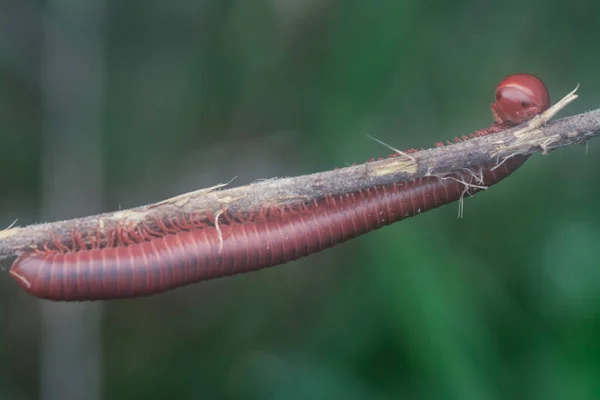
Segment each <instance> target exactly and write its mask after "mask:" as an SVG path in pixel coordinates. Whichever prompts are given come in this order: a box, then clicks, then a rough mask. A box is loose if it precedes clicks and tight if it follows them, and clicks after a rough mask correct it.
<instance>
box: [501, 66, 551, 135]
mask: <svg viewBox="0 0 600 400" xmlns="http://www.w3.org/2000/svg"><path fill="white" fill-rule="evenodd" d="M549 106H550V95H549V94H548V89H546V85H544V83H543V82H542V81H541V80H540V79H539V78H537V77H536V76H533V75H530V74H514V75H510V76H507V77H506V78H504V79H503V80H502V81H501V82H500V83H499V84H498V86H497V87H496V101H495V102H494V103H493V104H492V112H493V113H494V118H495V119H496V122H497V123H500V124H509V125H519V124H522V123H523V122H525V121H528V120H530V119H531V118H533V117H534V116H535V115H537V114H539V113H541V112H543V111H545V110H547V109H548V107H549Z"/></svg>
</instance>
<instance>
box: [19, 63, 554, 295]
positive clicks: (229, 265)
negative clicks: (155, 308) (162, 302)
mask: <svg viewBox="0 0 600 400" xmlns="http://www.w3.org/2000/svg"><path fill="white" fill-rule="evenodd" d="M549 103H550V99H549V95H548V91H547V89H546V87H545V85H544V83H543V82H542V81H541V80H540V79H538V78H537V77H535V76H533V75H529V74H514V75H510V76H508V77H506V78H505V79H503V80H502V81H501V82H500V83H499V84H498V86H497V87H496V92H495V101H494V102H493V103H492V106H491V109H492V114H493V116H494V123H493V124H492V125H490V127H488V128H487V129H483V130H479V131H476V132H474V133H472V134H470V135H469V136H468V137H467V136H463V137H462V139H463V140H464V139H469V138H472V137H477V136H484V135H488V134H491V133H495V132H499V131H502V130H504V129H507V128H510V127H513V126H516V125H519V124H521V123H524V122H526V121H528V120H530V119H531V118H533V117H534V116H535V115H537V114H539V113H541V112H543V111H545V110H546V109H547V108H548V106H549ZM456 140H457V141H460V140H461V139H459V138H457V139H456ZM437 145H438V146H443V145H444V144H443V143H439V142H438V143H437ZM412 151H415V150H414V149H411V150H410V151H408V153H410V152H412ZM528 157H529V156H528V155H519V156H515V157H511V158H509V159H506V160H505V161H504V162H502V163H501V164H496V163H487V164H484V165H481V166H478V167H472V168H470V169H469V170H466V171H461V172H455V173H452V174H449V175H447V176H445V177H442V178H440V177H433V176H427V177H422V178H419V179H414V180H410V181H402V182H395V183H391V184H386V185H376V186H372V187H367V188H365V189H361V190H358V191H356V192H350V193H341V194H330V195H325V196H323V197H321V198H318V199H314V200H311V201H308V202H302V201H299V202H296V203H294V204H290V205H288V206H286V207H282V206H277V207H266V208H264V209H258V210H254V212H252V213H249V214H245V215H241V214H238V213H236V212H234V211H232V210H228V209H224V210H222V211H220V212H218V213H216V214H214V215H208V216H202V217H201V216H198V215H180V216H178V217H176V218H174V219H172V220H169V221H163V220H160V219H158V220H156V221H154V223H152V224H150V223H146V224H141V225H140V226H137V227H135V228H128V227H124V226H122V227H121V226H119V227H116V228H115V229H113V230H112V231H111V232H109V233H108V234H104V235H99V234H98V233H96V234H93V233H90V234H85V233H81V232H76V231H74V232H73V234H72V235H71V236H72V237H71V241H70V243H68V244H65V243H62V242H60V241H58V240H56V241H53V242H51V243H48V244H46V245H45V246H43V247H42V248H38V249H35V250H32V251H29V252H26V253H24V254H22V255H20V256H19V257H18V258H17V259H16V260H15V262H14V263H13V264H12V266H11V269H10V275H11V276H12V277H13V278H14V279H15V280H16V281H17V283H18V284H19V285H20V286H21V287H23V288H24V289H25V290H26V291H27V292H29V293H31V294H33V295H34V296H37V297H39V298H44V299H50V300H57V301H83V300H109V299H119V298H131V297H139V296H148V295H152V294H155V293H160V292H164V291H167V290H170V289H174V288H177V287H181V286H184V285H187V284H191V283H196V282H199V281H203V280H208V279H213V278H218V277H223V276H228V275H235V274H239V273H244V272H249V271H254V270H258V269H263V268H267V267H272V266H275V265H279V264H284V263H286V262H289V261H292V260H296V259H298V258H301V257H305V256H308V255H310V254H313V253H316V252H319V251H321V250H324V249H326V248H329V247H332V246H334V245H336V244H338V243H342V242H345V241H347V240H349V239H352V238H355V237H357V236H360V235H363V234H365V233H367V232H370V231H372V230H374V229H378V228H381V227H383V226H385V225H389V224H392V223H394V222H397V221H400V220H403V219H405V218H408V217H412V216H415V215H417V214H420V213H423V212H426V211H428V210H430V209H433V208H436V207H439V206H442V205H444V204H448V203H452V202H454V201H457V200H461V199H462V198H463V196H464V195H465V194H473V193H475V192H477V191H479V190H481V189H482V188H483V187H489V186H492V185H494V184H496V183H498V182H499V181H501V180H502V179H504V178H506V177H508V176H509V175H511V174H512V173H513V172H514V171H515V170H516V169H518V168H519V167H520V166H521V165H523V163H524V162H525V161H526V160H527V158H528ZM84 238H85V239H87V240H84Z"/></svg>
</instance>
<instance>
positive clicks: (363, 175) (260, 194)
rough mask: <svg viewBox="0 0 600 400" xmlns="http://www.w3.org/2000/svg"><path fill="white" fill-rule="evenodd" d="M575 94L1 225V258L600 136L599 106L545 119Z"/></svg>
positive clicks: (435, 173) (345, 190)
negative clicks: (436, 134) (466, 125)
mask: <svg viewBox="0 0 600 400" xmlns="http://www.w3.org/2000/svg"><path fill="white" fill-rule="evenodd" d="M575 90H577V89H575ZM574 93H575V91H573V92H571V93H570V94H568V95H567V96H565V98H563V99H562V100H561V101H560V102H559V103H557V104H556V105H555V106H553V107H552V108H551V109H549V110H548V111H546V112H545V113H544V114H542V115H540V116H539V117H536V118H535V119H533V120H532V121H530V122H529V123H527V124H525V125H522V126H519V127H516V128H513V129H510V130H506V131H502V132H499V133H495V134H492V135H488V136H483V137H478V138H475V139H471V140H467V141H463V142H460V143H456V144H453V145H450V146H444V147H439V148H433V149H428V150H423V151H419V152H416V153H411V154H410V155H409V156H405V155H403V154H399V155H398V156H397V157H390V158H387V159H384V160H380V161H373V162H368V163H365V164H361V165H355V166H351V167H346V168H341V169H335V170H331V171H326V172H320V173H315V174H311V175H304V176H298V177H293V178H282V179H270V180H262V181H259V182H255V183H253V184H250V185H246V186H241V187H235V188H230V189H223V188H222V187H223V186H225V185H219V186H217V187H212V188H208V189H202V190H198V191H194V192H190V193H186V194H184V195H181V196H177V197H174V198H172V199H168V200H165V201H162V202H160V203H156V204H151V205H147V206H143V207H138V208H133V209H129V210H123V211H117V212H112V213H106V214H101V215H94V216H88V217H83V218H76V219H71V220H66V221H58V222H52V223H45V224H37V225H29V226H25V227H13V228H10V229H6V230H4V231H0V260H4V259H7V258H11V257H14V256H17V255H19V254H21V253H23V252H25V251H28V250H30V249H31V248H37V247H41V246H43V244H45V243H48V242H50V241H52V239H59V240H61V241H64V242H68V241H69V239H70V237H71V235H72V233H73V232H75V231H77V232H101V233H102V232H107V231H111V230H113V229H115V227H117V226H125V227H134V226H137V225H138V224H140V223H142V222H144V223H146V224H150V223H152V221H156V219H160V220H163V221H168V220H173V219H174V218H175V217H177V216H181V215H182V214H185V215H190V214H195V215H199V216H202V215H216V214H218V213H219V212H220V211H222V210H223V209H228V210H230V211H232V212H234V213H237V212H239V213H249V212H251V211H256V210H257V209H262V208H264V207H273V206H279V205H285V204H289V203H295V202H299V201H310V200H313V199H316V198H321V197H323V196H325V195H327V194H340V193H348V192H356V191H358V190H360V189H364V188H367V187H372V186H375V185H385V184H389V183H392V182H400V181H406V180H411V179H415V178H420V177H424V176H442V177H443V176H445V175H447V174H449V173H452V172H454V171H459V170H464V169H465V168H469V167H473V166H477V165H482V164H484V163H489V162H496V163H501V162H502V161H503V160H505V159H506V158H509V157H513V156H515V155H520V154H531V153H534V152H541V153H543V154H546V153H548V152H550V151H553V150H555V149H557V148H559V147H565V146H569V145H571V144H574V143H578V144H584V143H586V141H587V140H588V139H590V138H591V137H594V136H598V135H600V109H597V110H594V111H590V112H586V113H583V114H579V115H575V116H572V117H567V118H563V119H560V120H557V121H552V122H548V120H549V119H550V118H552V117H553V116H554V115H555V114H556V112H558V111H559V110H560V109H562V108H564V107H565V106H566V105H567V104H568V103H570V102H571V101H573V100H574V99H575V98H576V97H577V95H575V94H574Z"/></svg>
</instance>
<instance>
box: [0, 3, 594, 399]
mask: <svg viewBox="0 0 600 400" xmlns="http://www.w3.org/2000/svg"><path fill="white" fill-rule="evenodd" d="M598 16H600V2H596V1H591V0H590V1H573V2H564V1H558V0H544V1H542V0H539V1H530V2H523V1H514V0H513V1H503V2H494V3H492V2H482V1H475V0H468V1H467V0H464V1H453V2H443V1H416V0H413V1H392V0H389V1H382V0H372V1H365V0H360V1H359V0H348V1H340V0H320V1H316V0H303V1H301V0H268V1H267V0H264V1H263V0H254V1H250V0H245V1H244V0H203V1H191V0H173V1H169V2H167V1H141V0H138V1H128V2H119V1H108V0H103V1H95V2H78V1H67V0H48V1H18V2H17V1H14V2H2V3H1V4H0V127H1V128H0V150H1V153H0V154H1V156H0V177H1V178H2V179H1V181H0V185H1V186H0V226H2V227H6V226H8V225H9V224H10V223H11V222H13V221H14V220H15V219H16V218H18V219H19V220H18V224H19V225H25V224H29V223H34V222H40V221H44V220H57V219H62V218H72V217H77V216H82V215H87V214H93V213H98V212H103V211H113V210H117V209H119V208H129V207H133V206H136V205H140V204H145V203H150V202H154V201H158V200H161V199H163V198H166V197H170V196H173V195H176V194H179V193H183V192H186V191H190V190H193V189H198V188H203V187H208V186H212V185H215V184H217V183H222V182H228V181H230V180H231V179H232V178H234V177H237V178H236V179H235V181H234V182H233V185H242V184H246V183H250V182H252V181H254V180H256V179H260V178H270V177H275V176H291V175H301V174H306V173H311V172H316V171H321V170H326V169H331V168H334V167H341V166H344V165H347V164H348V163H352V162H363V161H365V160H367V159H369V158H371V157H373V156H384V155H387V154H388V153H389V150H388V149H386V148H384V147H383V146H381V145H380V144H378V143H376V142H375V141H373V140H370V139H368V138H367V137H366V135H372V136H375V137H377V138H378V139H381V140H383V141H385V142H387V143H389V144H390V145H392V146H394V147H397V148H401V149H402V148H409V147H428V146H431V145H432V144H433V143H434V142H435V141H439V140H444V139H450V138H452V137H454V136H456V135H459V134H463V133H468V132H471V131H473V130H475V129H478V128H483V127H487V126H488V125H489V124H490V122H491V115H490V111H489V106H490V103H491V101H492V100H493V90H494V87H495V85H496V84H497V83H498V82H499V81H500V80H501V79H502V78H503V77H504V76H505V75H508V74H510V73H514V72H529V73H533V74H536V75H538V76H539V77H540V78H542V79H543V80H544V81H545V82H546V84H547V86H548V88H549V89H550V92H551V96H552V100H554V101H556V100H557V99H558V98H560V97H562V96H563V95H564V94H566V93H567V92H568V91H570V90H571V89H573V88H574V87H575V85H576V84H578V83H579V84H581V88H580V92H579V93H580V99H579V100H577V101H576V102H575V104H574V105H572V106H569V108H568V111H567V112H566V113H564V112H563V113H562V114H561V115H563V116H564V115H567V114H575V113H579V112H583V111H585V110H588V109H592V108H597V107H599V106H600V95H599V94H598V93H600V79H598V76H599V75H598V70H599V69H600V52H599V51H598V50H599V48H598V43H599V42H600V24H598ZM599 154H600V141H592V142H590V143H589V147H588V148H587V152H586V148H585V147H582V146H579V147H570V148H566V149H564V150H563V151H560V152H557V153H553V154H551V155H549V156H541V155H535V156H534V157H533V158H532V159H531V160H530V161H529V162H528V163H527V164H526V165H525V166H524V167H523V168H522V169H521V170H520V171H518V173H516V174H515V175H514V176H513V177H511V178H510V179H508V180H506V181H504V182H503V183H501V184H500V185H498V186H497V187H494V188H492V189H490V190H489V191H487V192H485V193H481V194H478V195H477V196H475V197H474V198H472V199H469V200H467V201H466V203H465V216H464V218H463V219H457V211H458V205H457V204H453V205H450V206H446V207H443V208H441V209H437V210H433V211H431V212H429V213H426V214H424V215H420V216H418V217H417V218H413V219H410V220H407V221H404V222H401V223H398V224H395V225H393V226H391V227H387V228H384V229H382V230H380V231H377V232H373V233H371V234H369V235H367V236H364V237H361V238H359V239H356V240H353V241H352V242H349V243H346V244H343V245H340V246H337V247H336V248H334V249H331V250H328V251H325V252H323V253H320V254H316V255H314V256H311V257H309V258H306V259H303V260H299V261H297V262H293V263H290V264H287V265H285V266H280V267H276V268H273V269H269V270H265V271H261V272H257V273H253V274H247V275H241V276H236V277H231V278H226V279H221V280H215V281H210V282H205V283H201V284H197V285H193V286H190V287H186V288H183V289H179V290H176V291H173V292H170V293H166V294H163V295H158V296H154V297H149V298H142V299H136V300H129V301H113V302H108V303H104V304H99V303H94V304H56V303H48V302H42V301H38V300H36V299H35V298H33V297H31V296H30V295H28V294H26V293H25V292H23V291H21V290H19V288H18V287H17V285H16V284H15V283H14V282H13V281H12V280H11V279H10V278H9V276H8V274H6V273H5V272H4V273H2V274H1V278H0V284H1V286H0V289H1V292H0V299H1V303H0V324H1V325H0V329H1V332H2V339H1V341H0V398H1V399H33V398H43V399H70V398H73V399H77V398H86V399H103V398H104V399H132V398H145V399H154V398H175V399H199V398H202V399H598V398H600V345H599V335H600V246H598V243H599V242H600V212H599V211H598V204H597V201H596V200H595V199H596V198H597V196H598V195H599V194H600V179H598V178H597V177H596V174H595V171H596V170H598V167H599V166H600V156H599ZM9 266H10V263H7V262H5V263H4V265H3V267H4V269H5V270H6V269H7V268H8V267H9Z"/></svg>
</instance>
